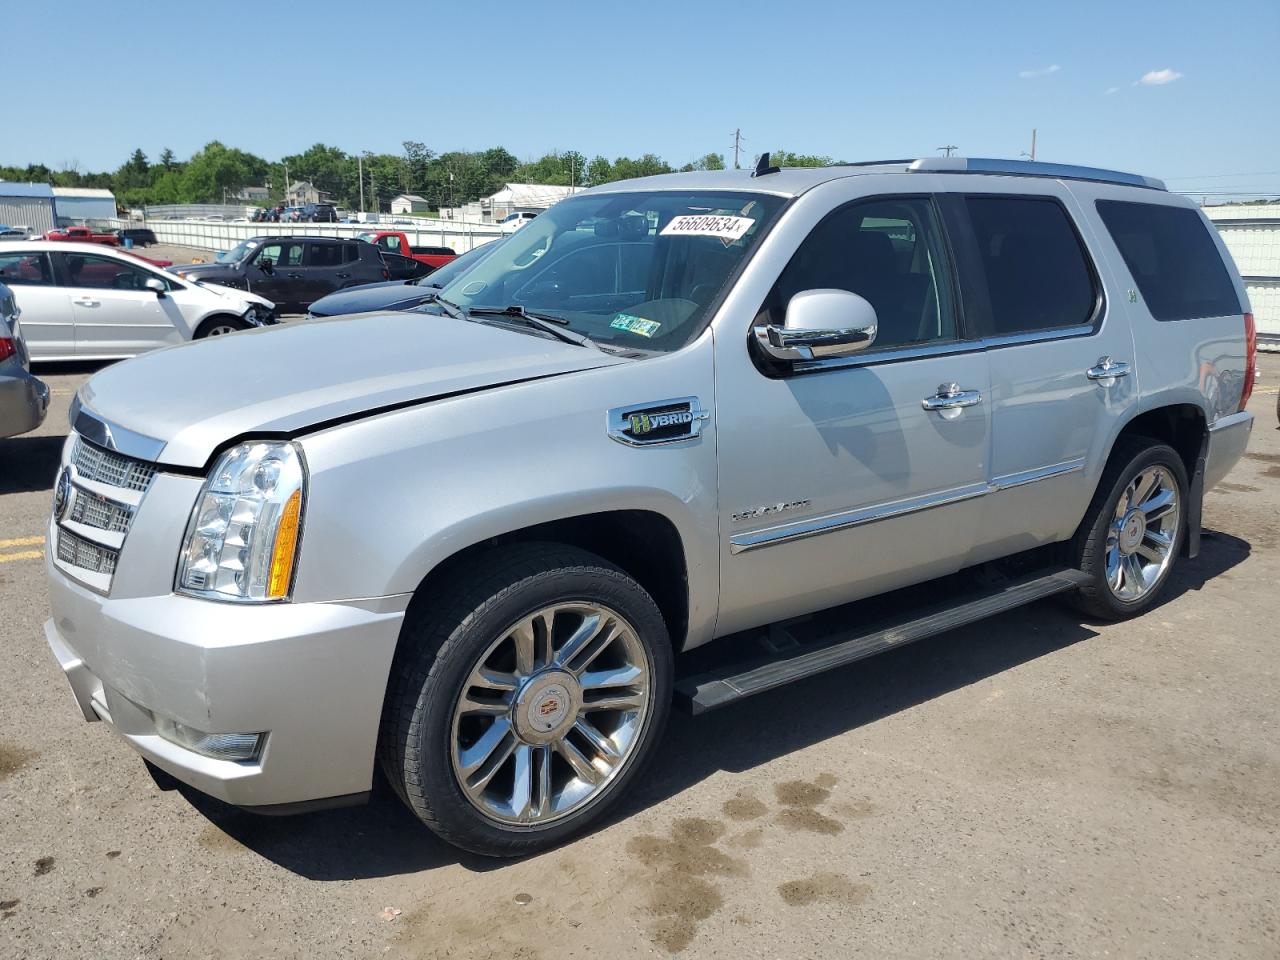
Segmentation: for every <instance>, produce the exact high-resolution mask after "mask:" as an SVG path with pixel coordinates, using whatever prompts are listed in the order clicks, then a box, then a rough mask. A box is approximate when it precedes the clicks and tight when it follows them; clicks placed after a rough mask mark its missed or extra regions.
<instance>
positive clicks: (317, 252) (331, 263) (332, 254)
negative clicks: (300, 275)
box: [309, 243, 342, 267]
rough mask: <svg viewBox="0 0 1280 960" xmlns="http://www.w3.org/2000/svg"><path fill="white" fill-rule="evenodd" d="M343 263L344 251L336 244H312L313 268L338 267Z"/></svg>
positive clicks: (311, 263) (311, 264)
mask: <svg viewBox="0 0 1280 960" xmlns="http://www.w3.org/2000/svg"><path fill="white" fill-rule="evenodd" d="M340 263H342V251H341V250H340V249H339V248H338V245H337V244H336V243H313V244H311V262H310V264H309V266H312V267H336V266H337V265H338V264H340Z"/></svg>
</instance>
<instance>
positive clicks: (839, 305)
mask: <svg viewBox="0 0 1280 960" xmlns="http://www.w3.org/2000/svg"><path fill="white" fill-rule="evenodd" d="M876 327H877V321H876V309H875V307H873V306H871V304H870V303H868V302H867V300H866V299H865V298H863V297H860V296H858V295H857V294H856V293H850V292H849V291H847V290H804V291H802V292H800V293H797V294H796V295H795V296H794V297H792V298H791V302H790V303H788V304H787V316H786V319H785V320H784V321H783V324H782V326H778V325H777V324H773V323H770V324H766V325H765V326H762V327H756V328H755V335H756V342H757V343H758V344H759V346H760V349H761V350H763V351H764V353H765V355H766V356H768V357H771V358H772V359H774V360H783V361H795V360H823V359H826V358H828V357H847V356H849V355H850V354H854V353H857V352H858V351H859V350H865V349H866V348H867V347H869V346H871V344H872V343H874V342H875V339H876Z"/></svg>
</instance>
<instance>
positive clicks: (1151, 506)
mask: <svg viewBox="0 0 1280 960" xmlns="http://www.w3.org/2000/svg"><path fill="white" fill-rule="evenodd" d="M1187 487H1188V484H1187V468H1186V466H1185V465H1184V464H1183V462H1182V457H1180V456H1179V455H1178V452H1177V451H1176V450H1174V449H1173V448H1172V447H1170V446H1168V445H1166V444H1163V443H1160V442H1158V441H1156V440H1152V439H1147V438H1141V437H1136V438H1130V439H1128V440H1126V441H1124V442H1123V443H1122V444H1120V445H1118V446H1117V447H1116V449H1115V450H1114V451H1113V452H1112V455H1111V460H1110V462H1109V463H1108V465H1107V469H1106V470H1105V471H1104V472H1103V475H1102V480H1101V481H1100V482H1099V484H1098V490H1097V493H1095V494H1094V498H1093V502H1092V503H1091V504H1090V505H1089V511H1088V513H1087V514H1086V515H1085V519H1084V520H1083V522H1082V523H1081V524H1080V529H1079V531H1078V532H1077V534H1076V538H1075V540H1074V541H1073V545H1074V547H1075V549H1076V552H1077V561H1078V563H1079V565H1080V569H1081V570H1082V571H1084V572H1085V573H1087V574H1089V575H1090V576H1091V577H1092V578H1093V582H1092V583H1090V584H1088V585H1086V586H1084V587H1081V588H1080V590H1079V591H1078V592H1077V593H1076V595H1075V602H1076V605H1077V606H1078V607H1079V608H1080V609H1082V610H1084V611H1085V612H1086V613H1089V614H1092V615H1094V616H1097V617H1100V618H1102V619H1105V620H1122V619H1125V618H1127V617H1133V616H1137V615H1138V614H1140V613H1142V612H1144V611H1145V610H1146V609H1147V608H1149V607H1150V606H1151V605H1152V604H1153V603H1155V601H1156V599H1157V597H1158V596H1159V593H1160V591H1161V590H1162V589H1163V588H1164V585H1165V584H1166V583H1167V582H1168V580H1169V574H1170V573H1171V572H1172V570H1173V566H1174V564H1175V563H1176V561H1177V558H1178V551H1179V550H1180V549H1181V547H1182V539H1183V537H1184V536H1185V535H1186V515H1187Z"/></svg>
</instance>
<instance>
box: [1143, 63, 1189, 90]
mask: <svg viewBox="0 0 1280 960" xmlns="http://www.w3.org/2000/svg"><path fill="white" fill-rule="evenodd" d="M1180 79H1182V74H1180V73H1179V72H1178V71H1177V70H1170V69H1169V68H1168V67H1165V68H1164V69H1163V70H1148V71H1147V72H1146V73H1144V74H1143V75H1142V77H1141V78H1140V79H1139V80H1138V83H1140V84H1142V85H1143V86H1144V87H1160V86H1164V84H1166V83H1173V81H1175V80H1180Z"/></svg>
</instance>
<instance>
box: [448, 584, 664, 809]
mask: <svg viewBox="0 0 1280 960" xmlns="http://www.w3.org/2000/svg"><path fill="white" fill-rule="evenodd" d="M651 687H652V684H651V682H650V666H649V657H648V654H647V653H646V652H645V648H644V645H643V644H642V643H641V642H640V639H639V637H637V635H636V631H635V628H634V627H632V626H631V624H630V623H628V622H627V621H626V620H625V619H623V618H622V617H621V616H620V615H619V614H617V613H616V612H614V611H613V610H610V609H608V608H607V607H604V606H601V605H599V604H595V603H588V602H562V603H558V604H556V605H554V606H550V607H544V608H543V609H541V610H539V611H537V612H536V613H534V614H532V615H531V616H529V617H526V618H525V619H523V620H521V621H519V622H518V623H516V624H514V625H513V626H511V627H510V628H509V629H508V630H506V632H504V633H503V634H502V636H501V637H500V638H499V639H498V640H497V641H495V642H494V643H493V644H492V645H491V646H490V647H489V648H488V650H486V651H485V653H484V655H483V656H482V657H480V659H479V661H478V662H477V663H476V666H475V667H474V668H473V669H472V671H471V673H470V675H469V676H468V677H467V680H466V683H465V685H464V686H463V689H462V692H461V695H460V696H459V697H458V701H457V703H456V704H455V706H454V710H453V727H452V737H451V741H452V742H451V755H452V759H453V772H454V775H455V776H456V777H457V781H458V784H459V785H460V786H461V787H462V792H463V794H464V795H465V796H466V797H467V799H468V800H469V801H470V802H471V804H472V805H473V806H475V807H476V808H477V809H478V810H479V811H480V812H481V813H483V814H484V815H485V816H486V817H488V818H489V819H491V820H495V821H497V822H499V823H502V824H506V825H509V826H526V827H533V826H538V825H541V824H545V823H550V822H552V821H554V820H559V819H561V818H563V817H566V816H568V815H569V814H572V813H575V812H577V811H578V810H580V809H582V808H583V807H585V806H586V805H587V804H589V803H590V802H591V801H592V800H594V799H595V798H596V797H598V796H600V795H601V793H603V792H604V790H605V788H606V787H607V786H608V785H609V784H610V783H611V782H612V781H613V779H614V777H615V776H616V775H617V774H618V772H619V771H620V770H621V769H622V768H623V766H624V765H625V764H626V761H627V760H628V758H629V757H630V755H631V753H632V752H633V750H634V749H635V747H636V745H637V743H639V740H640V734H641V733H642V732H643V730H644V728H645V724H646V722H647V720H648V717H649V714H650V713H651V706H652V704H651V699H652V689H651Z"/></svg>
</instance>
